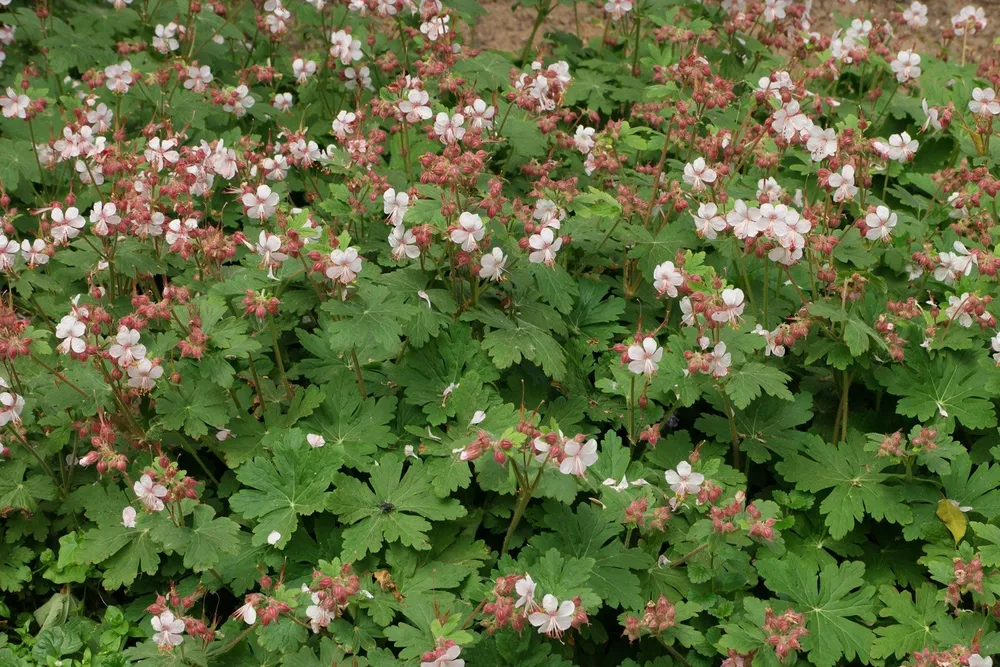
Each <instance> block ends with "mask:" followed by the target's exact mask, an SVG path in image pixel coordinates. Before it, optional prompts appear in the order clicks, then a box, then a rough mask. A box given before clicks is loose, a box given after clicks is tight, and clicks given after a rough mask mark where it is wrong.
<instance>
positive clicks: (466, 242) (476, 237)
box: [451, 212, 486, 252]
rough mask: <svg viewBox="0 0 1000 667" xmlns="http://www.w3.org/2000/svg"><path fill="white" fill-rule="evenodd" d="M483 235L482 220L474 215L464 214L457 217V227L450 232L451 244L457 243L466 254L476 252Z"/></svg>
mask: <svg viewBox="0 0 1000 667" xmlns="http://www.w3.org/2000/svg"><path fill="white" fill-rule="evenodd" d="M485 235H486V228H485V227H484V226H483V220H482V218H480V217H479V216H478V215H476V214H475V213H468V212H466V213H463V214H462V215H460V216H458V226H457V227H455V228H454V229H453V230H451V240H452V243H457V244H458V245H460V246H461V247H462V250H464V251H466V252H472V251H473V250H476V249H477V248H478V247H479V241H482V240H483V236H485Z"/></svg>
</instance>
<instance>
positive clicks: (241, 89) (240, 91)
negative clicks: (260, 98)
mask: <svg viewBox="0 0 1000 667" xmlns="http://www.w3.org/2000/svg"><path fill="white" fill-rule="evenodd" d="M256 102H257V100H255V99H254V98H253V96H252V95H250V89H249V88H247V87H246V86H245V85H239V86H236V88H234V89H233V91H232V92H231V94H230V96H229V98H228V100H227V102H226V103H225V104H223V105H222V110H223V111H225V112H226V113H232V114H233V115H234V116H236V117H237V118H242V117H243V116H245V115H246V114H247V109H249V108H250V107H252V106H253V105H254V104H256Z"/></svg>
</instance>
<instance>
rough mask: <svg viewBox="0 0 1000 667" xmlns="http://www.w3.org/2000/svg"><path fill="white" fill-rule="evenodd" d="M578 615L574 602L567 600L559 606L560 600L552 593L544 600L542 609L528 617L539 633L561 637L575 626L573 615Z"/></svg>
mask: <svg viewBox="0 0 1000 667" xmlns="http://www.w3.org/2000/svg"><path fill="white" fill-rule="evenodd" d="M575 613H576V604H574V603H573V601H572V600H566V601H565V602H563V603H562V604H559V600H558V598H556V596H555V595H552V594H551V593H550V594H548V595H546V596H545V597H543V598H542V607H541V610H540V611H536V612H534V613H532V614H529V615H528V622H529V623H531V624H532V625H533V626H535V627H536V628H538V633H539V634H543V635H549V636H550V637H559V636H560V635H562V633H563V632H565V631H566V630H568V629H569V627H570V626H571V625H572V624H573V615H574V614H575Z"/></svg>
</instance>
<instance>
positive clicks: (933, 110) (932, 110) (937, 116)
mask: <svg viewBox="0 0 1000 667" xmlns="http://www.w3.org/2000/svg"><path fill="white" fill-rule="evenodd" d="M920 106H921V108H923V110H924V115H925V116H927V120H925V121H924V124H923V126H922V127H921V128H920V129H921V131H923V130H926V129H927V126H928V125H930V126H931V127H933V128H934V129H935V130H940V129H942V128H943V127H944V126H943V125H942V124H941V112H940V111H938V109H937V107H929V106H927V100H926V99H924V100H921V101H920Z"/></svg>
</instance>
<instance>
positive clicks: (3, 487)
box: [0, 462, 56, 512]
mask: <svg viewBox="0 0 1000 667" xmlns="http://www.w3.org/2000/svg"><path fill="white" fill-rule="evenodd" d="M27 468H28V466H27V465H25V464H24V463H21V462H13V463H6V464H4V466H3V467H2V468H0V508H12V509H17V510H23V511H25V512H35V511H36V510H37V509H38V501H40V500H52V499H53V498H55V497H56V487H55V485H54V484H53V483H52V479H51V478H49V477H48V476H45V475H28V477H27V478H25V476H24V473H25V471H26V470H27Z"/></svg>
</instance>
